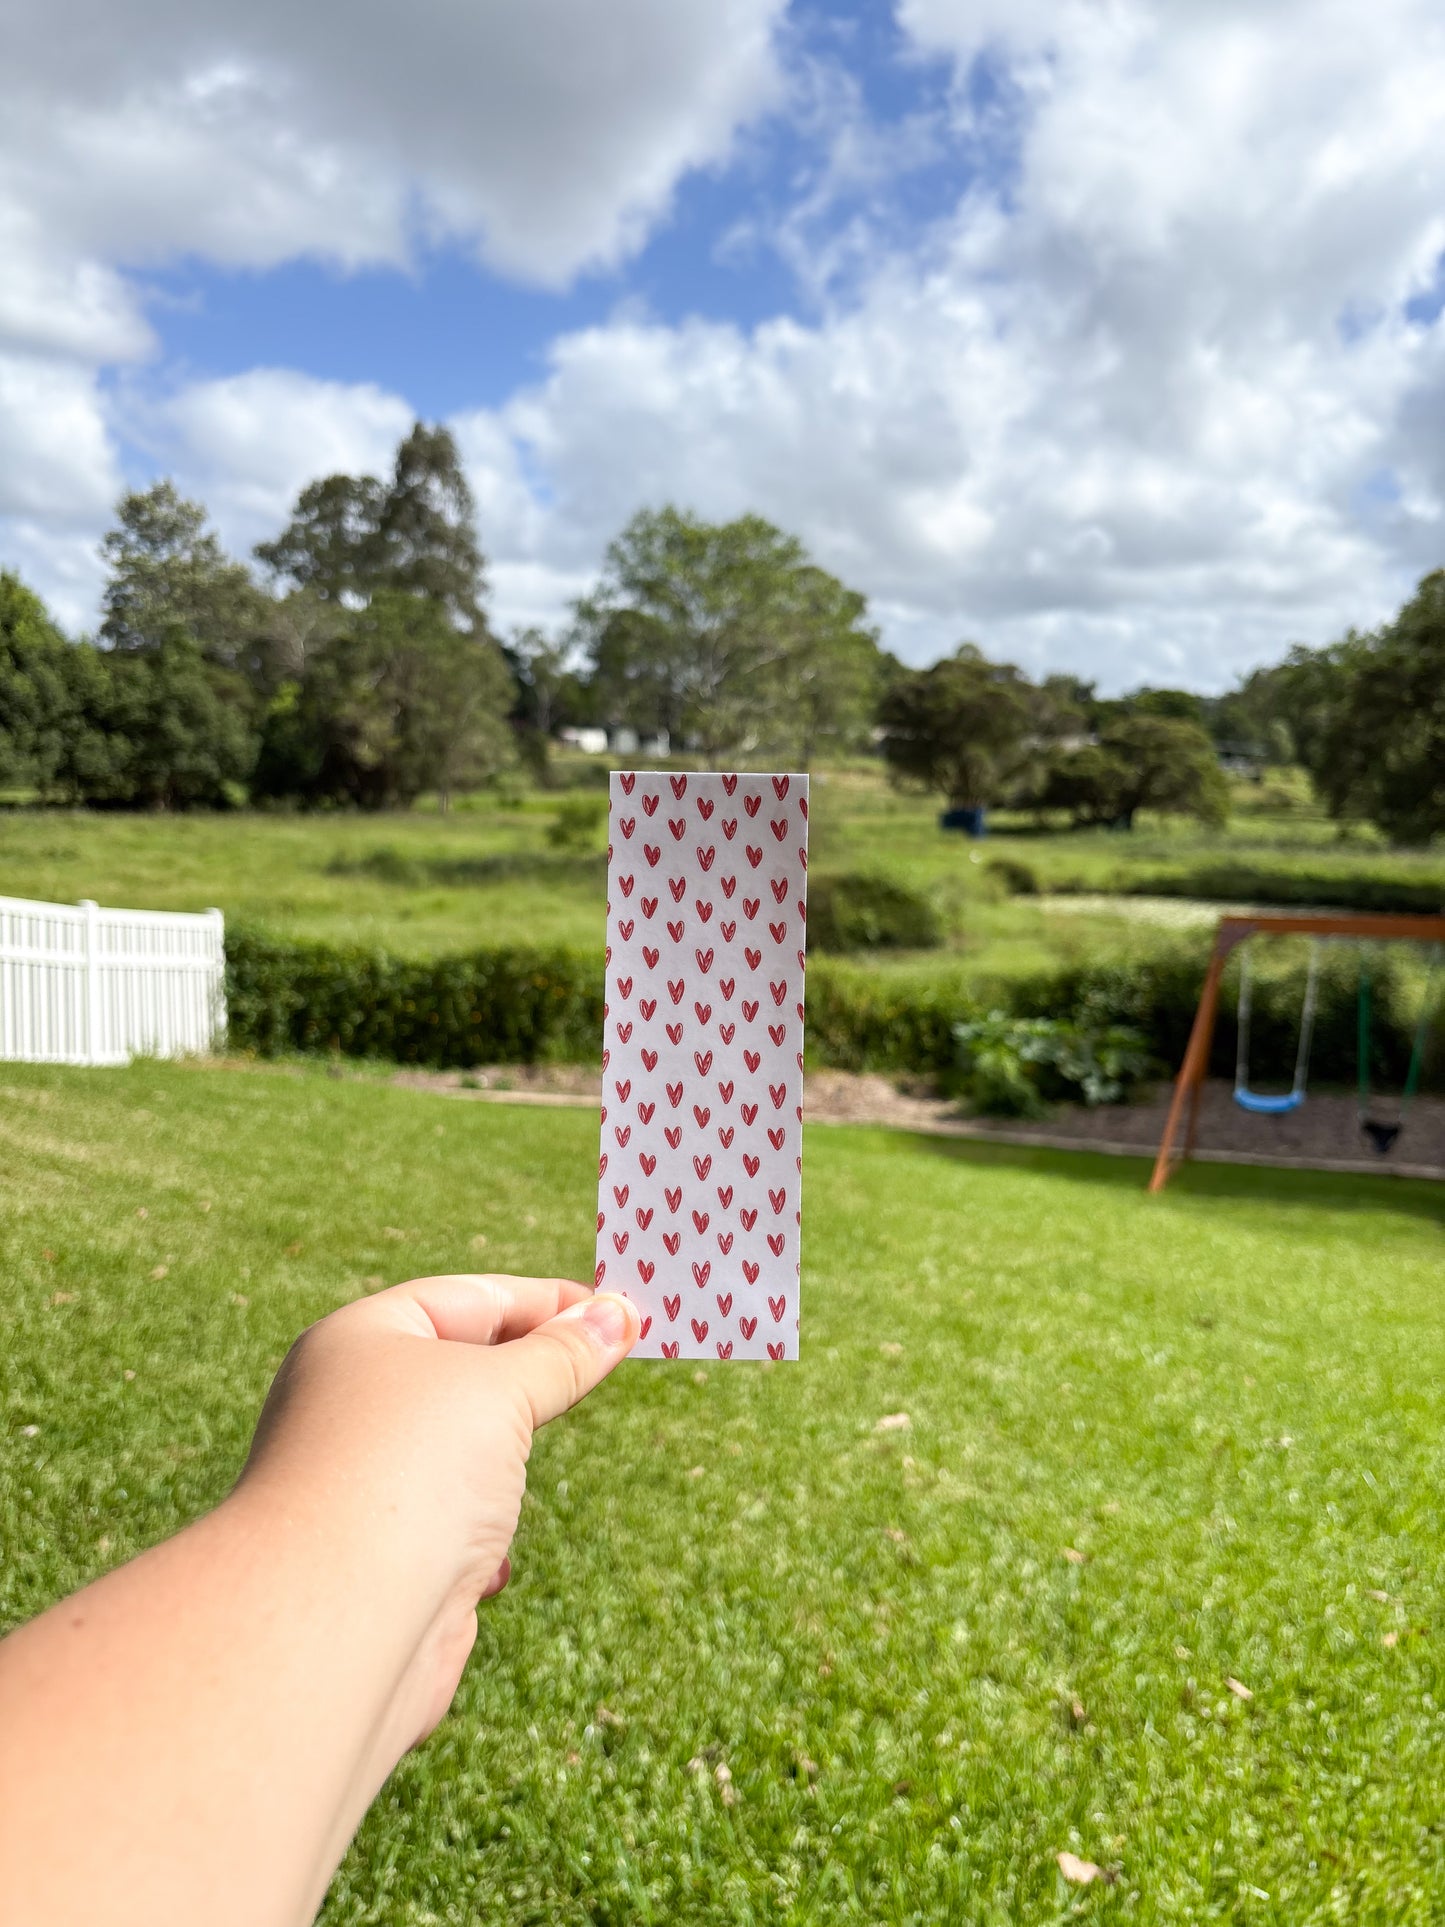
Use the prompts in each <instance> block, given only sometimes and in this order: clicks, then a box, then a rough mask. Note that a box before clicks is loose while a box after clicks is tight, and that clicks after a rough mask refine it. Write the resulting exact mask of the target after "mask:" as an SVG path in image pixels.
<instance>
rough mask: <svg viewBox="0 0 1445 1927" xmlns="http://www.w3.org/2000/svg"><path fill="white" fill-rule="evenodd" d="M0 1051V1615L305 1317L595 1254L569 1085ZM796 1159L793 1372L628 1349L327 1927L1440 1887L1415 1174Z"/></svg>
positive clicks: (562, 1444)
mask: <svg viewBox="0 0 1445 1927" xmlns="http://www.w3.org/2000/svg"><path fill="white" fill-rule="evenodd" d="M373 833H374V831H373ZM3 1083H4V1090H3V1103H0V1135H3V1140H4V1143H3V1160H4V1168H5V1171H6V1177H7V1183H6V1185H5V1186H4V1189H3V1192H0V1246H3V1265H0V1624H10V1623H13V1622H14V1621H15V1620H16V1619H18V1618H21V1617H23V1616H24V1615H26V1614H28V1613H30V1612H33V1611H34V1610H36V1609H37V1608H39V1607H42V1606H44V1605H45V1604H46V1603H47V1602H48V1601H49V1600H51V1599H53V1598H54V1597H55V1596H56V1595H57V1594H58V1593H60V1592H62V1591H63V1590H65V1589H67V1588H69V1587H72V1586H74V1585H76V1584H78V1583H80V1582H81V1581H83V1580H84V1579H86V1578H88V1577H89V1576H90V1575H92V1574H94V1573H96V1572H98V1571H99V1570H101V1569H102V1568H104V1567H105V1566H107V1565H108V1564H110V1563H112V1562H114V1561H115V1560H117V1559H119V1558H122V1557H124V1556H125V1555H126V1554H128V1553H131V1552H133V1551H135V1550H136V1549H137V1548H139V1547H141V1546H143V1545H145V1544H146V1543H148V1542H149V1541H151V1540H153V1539H154V1538H156V1537H157V1536H159V1535H160V1534H162V1533H165V1532H168V1531H170V1530H171V1529H172V1528H174V1527H175V1526H177V1525H179V1524H180V1523H181V1522H182V1521H183V1520H185V1519H187V1518H189V1517H191V1516H192V1515H193V1514H194V1513H195V1512H196V1511H197V1509H199V1508H201V1507H203V1506H205V1505H207V1504H208V1503H210V1502H211V1501H213V1500H215V1499H216V1498H218V1497H219V1496H220V1495H221V1494H222V1493H223V1492H224V1491H225V1490H226V1488H227V1485H228V1483H229V1481H230V1480H231V1478H232V1477H233V1476H234V1474H235V1472H236V1470H237V1469H238V1467H239V1464H240V1462H241V1457H242V1454H243V1451H244V1449H245V1444H246V1440H247V1436H248V1430H249V1427H250V1424H251V1421H252V1418H253V1416H254V1413H255V1410H256V1407H257V1405H258V1403H259V1401H260V1399H261V1396H262V1394H263V1392H264V1389H265V1386H266V1384H267V1381H268V1379H269V1376H270V1374H271V1372H272V1371H273V1369H274V1368H275V1366H276V1364H277V1362H278V1361H279V1359H280V1358H281V1356H282V1354H283V1352H284V1350H285V1347H286V1345H287V1343H288V1341H289V1340H290V1338H291V1336H292V1335H293V1334H294V1332H295V1331H296V1330H297V1328H298V1327H299V1326H300V1325H302V1324H303V1323H304V1322H306V1321H307V1320H309V1319H311V1318H314V1317H315V1316H316V1315H318V1314H319V1313H321V1312H323V1311H325V1310H326V1309H327V1308H328V1307H329V1306H331V1305H334V1304H336V1303H337V1302H339V1301H340V1300H342V1299H344V1298H346V1297H348V1296H350V1295H352V1294H354V1293H356V1292H359V1291H362V1290H365V1289H368V1288H371V1287H374V1286H375V1285H377V1284H378V1283H381V1282H383V1281H386V1282H390V1281H392V1280H395V1279H398V1278H401V1277H403V1276H407V1275H411V1274H414V1273H417V1272H426V1271H433V1270H442V1269H457V1268H473V1267H477V1268H480V1267H483V1266H485V1267H488V1268H496V1269H520V1270H529V1271H544V1272H552V1271H556V1270H562V1271H566V1272H571V1273H574V1274H586V1273H587V1272H588V1271H589V1270H590V1265H591V1226H592V1210H593V1183H594V1173H595V1164H594V1160H593V1153H594V1149H595V1130H596V1124H595V1119H594V1118H593V1117H592V1116H591V1115H589V1114H587V1113H585V1112H576V1113H566V1112H564V1113H557V1112H551V1113H537V1112H528V1111H524V1110H520V1109H517V1110H499V1109H495V1108H492V1107H487V1106H481V1105H466V1104H459V1103H451V1102H447V1101H446V1100H444V1099H440V1098H435V1097H430V1096H427V1095H425V1094H422V1093H417V1092H411V1091H406V1090H401V1089H398V1088H395V1087H391V1086H388V1085H386V1084H383V1083H380V1082H377V1081H367V1080H364V1079H359V1078H358V1079H349V1078H348V1079H332V1078H328V1077H327V1076H325V1075H324V1074H322V1073H319V1072H310V1071H304V1072H303V1071H290V1070H284V1071H283V1070H270V1071H261V1072H254V1073H244V1072H224V1071H210V1070H201V1069H194V1068H181V1067H157V1066H155V1065H150V1064H137V1065H135V1066H133V1067H132V1068H130V1069H129V1070H125V1071H109V1072H69V1073H66V1072H60V1071H54V1070H49V1069H40V1068H20V1067H16V1066H13V1065H12V1066H6V1067H5V1068H4V1071H3ZM807 1161H808V1162H807V1173H806V1175H807V1203H808V1213H807V1220H806V1223H805V1303H804V1313H803V1319H804V1322H803V1347H804V1354H803V1363H802V1364H801V1365H799V1366H797V1367H782V1368H777V1369H768V1368H743V1367H736V1368H732V1367H718V1368H716V1369H712V1370H692V1369H687V1368H683V1369H672V1368H668V1367H654V1366H629V1367H624V1368H623V1369H622V1371H621V1372H620V1374H619V1375H618V1376H617V1378H615V1379H614V1380H613V1381H612V1382H611V1383H610V1384H609V1385H608V1386H607V1387H606V1388H605V1389H604V1390H603V1391H602V1392H601V1393H600V1394H599V1395H598V1396H597V1397H596V1398H595V1399H593V1400H592V1401H591V1402H590V1404H589V1405H588V1407H587V1408H586V1409H584V1410H583V1411H582V1412H580V1413H578V1414H576V1415H574V1416H573V1417H572V1418H571V1419H569V1420H567V1421H565V1422H564V1423H562V1424H561V1425H559V1426H557V1427H555V1428H553V1429H552V1430H551V1431H550V1432H549V1433H548V1434H546V1435H545V1437H544V1438H543V1439H542V1440H541V1441H540V1442H539V1445H538V1449H537V1451H536V1453H535V1455H534V1458H533V1462H532V1476H531V1495H530V1498H529V1502H528V1504H527V1506H526V1508H525V1511H524V1515H523V1523H522V1528H521V1533H520V1537H519V1541H518V1545H517V1548H516V1578H515V1579H514V1581H513V1584H512V1586H511V1587H510V1588H509V1589H508V1591H507V1592H506V1593H505V1594H504V1595H503V1596H502V1597H501V1598H500V1599H499V1600H498V1601H496V1602H495V1603H493V1604H491V1605H489V1606H487V1607H486V1608H484V1610H483V1612H482V1616H481V1626H482V1630H481V1637H480V1640H479V1642H478V1647H477V1651H476V1654H475V1657H474V1659H473V1661H472V1664H471V1666H470V1669H469V1671H468V1674H467V1678H466V1681H465V1683H464V1685H463V1688H462V1691H461V1694H460V1696H459V1698H458V1701H457V1704H456V1708H455V1710H454V1712H453V1714H452V1715H451V1717H450V1718H449V1719H448V1720H447V1721H446V1722H445V1724H444V1725H443V1727H442V1728H441V1730H440V1731H439V1732H438V1734H437V1735H436V1737H435V1738H434V1739H433V1741H432V1742H431V1743H430V1744H429V1745H428V1746H427V1747H426V1749H425V1750H424V1751H422V1752H421V1753H419V1754H417V1755H415V1756H413V1757H411V1758H410V1759H409V1760H408V1761H407V1762H406V1763H405V1764H404V1765H403V1767H402V1768H401V1769H400V1771H399V1772H398V1773H397V1775H396V1776H395V1778H394V1780H393V1782H392V1783H391V1785H390V1786H389V1787H388V1789H387V1791H386V1793H385V1794H384V1796H383V1798H382V1799H381V1801H380V1803H379V1804H378V1806H377V1808H376V1810H375V1811H374V1813H373V1815H372V1817H371V1819H370V1820H369V1821H368V1823H367V1825H366V1827H365V1829H364V1830H363V1833H362V1835H361V1837H360V1839H359V1841H358V1842H357V1844H356V1846H355V1848H354V1849H353V1851H352V1853H351V1854H350V1856H349V1857H348V1859H347V1861H346V1863H345V1865H344V1867H343V1869H342V1871H341V1873H340V1875H339V1876H338V1879H337V1882H336V1885H335V1887H334V1890H333V1893H332V1896H331V1899H330V1901H329V1904H328V1908H327V1912H326V1915H325V1919H326V1921H327V1922H328V1923H329V1927H340V1923H347V1924H348V1927H352V1924H353V1923H356V1924H358V1927H359V1923H363V1922H375V1923H387V1924H388V1927H392V1924H393V1923H401V1924H403V1927H421V1924H422V1923H438V1922H445V1923H449V1924H450V1923H462V1922H468V1923H470V1922H486V1923H501V1922H511V1923H537V1924H538V1927H541V1923H563V1924H564V1927H572V1924H574V1923H575V1927H582V1923H584V1922H585V1923H618V1927H620V1924H621V1923H623V1922H629V1923H630V1922H639V1921H640V1922H657V1923H662V1922H697V1923H708V1924H709V1927H712V1924H714V1923H716V1927H722V1924H723V1923H729V1927H731V1924H732V1923H739V1924H741V1923H754V1922H762V1921H765V1920H766V1921H769V1922H772V1921H781V1922H786V1923H797V1924H798V1927H802V1923H805V1922H806V1923H809V1924H810V1927H811V1923H834V1922H838V1923H843V1922H846V1923H855V1922H856V1923H859V1927H862V1924H864V1923H881V1922H888V1923H904V1922H912V1923H920V1924H921V1923H936V1922H940V1921H970V1922H972V1921H978V1922H1004V1921H1008V1922H1027V1923H1033V1922H1048V1921H1055V1920H1060V1919H1063V1918H1065V1917H1072V1916H1073V1915H1077V1916H1078V1917H1082V1918H1095V1919H1099V1920H1113V1919H1119V1920H1126V1919H1127V1920H1130V1921H1147V1922H1162V1921H1169V1922H1196V1921H1199V1920H1203V1919H1215V1918H1218V1919H1226V1920H1231V1921H1248V1922H1261V1923H1264V1922H1279V1923H1284V1922H1289V1923H1300V1922H1316V1921H1318V1922H1325V1921H1337V1920H1350V1921H1352V1922H1380V1923H1384V1922H1390V1923H1399V1922H1426V1921H1435V1920H1438V1919H1440V1918H1441V1917H1442V1914H1445V1834H1442V1822H1441V1811H1442V1795H1445V1683H1442V1679H1441V1654H1440V1647H1441V1641H1442V1636H1445V1622H1442V1615H1441V1603H1440V1602H1441V1583H1442V1577H1445V1517H1442V1512H1445V1501H1442V1497H1441V1494H1442V1492H1445V1375H1442V1371H1441V1365H1440V1360H1441V1358H1442V1356H1445V1303H1442V1297H1441V1292H1440V1275H1441V1274H1440V1260H1441V1252H1442V1243H1441V1230H1442V1216H1441V1203H1440V1197H1439V1192H1438V1189H1435V1188H1431V1187H1427V1186H1414V1185H1410V1184H1408V1183H1402V1182H1393V1183H1392V1182H1388V1181H1385V1180H1379V1181H1358V1182H1349V1181H1342V1180H1341V1179H1339V1178H1334V1177H1332V1178H1328V1179H1316V1178H1312V1177H1309V1176H1303V1175H1294V1174H1290V1175H1286V1174H1283V1173H1270V1174H1266V1173H1258V1172H1240V1171H1235V1172H1228V1171H1225V1170H1222V1169H1219V1168H1209V1169H1193V1170H1189V1171H1187V1172H1185V1173H1184V1174H1183V1176H1182V1177H1181V1178H1180V1180H1179V1181H1178V1182H1177V1184H1176V1186H1175V1187H1174V1188H1173V1189H1172V1190H1171V1192H1170V1193H1169V1194H1168V1195H1166V1196H1165V1197H1164V1198H1163V1199H1149V1198H1147V1197H1146V1196H1144V1195H1143V1192H1142V1189H1141V1182H1142V1167H1138V1166H1135V1165H1133V1164H1130V1163H1110V1162H1105V1161H1102V1160H1091V1159H1087V1158H1084V1157H1063V1156H1057V1155H1051V1154H1047V1153H1027V1154H1026V1153H1009V1152H1005V1151H1004V1150H1002V1149H988V1148H983V1147H963V1146H960V1145H958V1144H957V1143H944V1142H942V1141H938V1140H925V1139H918V1138H910V1137H907V1136H902V1135H890V1134H887V1133H884V1132H871V1131H862V1130H846V1131H845V1130H826V1129H817V1128H815V1129H813V1130H812V1131H811V1133H810V1135H809V1139H808V1145H807ZM901 1412H906V1413H907V1414H908V1415H909V1420H910V1423H909V1426H908V1428H907V1429H906V1430H905V1429H894V1430H885V1431H882V1432H880V1431H878V1430H877V1429H876V1428H877V1426H878V1421H879V1420H880V1419H881V1418H883V1417H884V1416H885V1415H889V1414H897V1413H901ZM358 1610H364V1602H358ZM1230 1680H1235V1681H1237V1682H1239V1683H1240V1684H1241V1685H1242V1686H1243V1687H1244V1688H1246V1689H1247V1691H1248V1692H1249V1693H1250V1694H1251V1695H1252V1697H1249V1698H1244V1697H1242V1696H1240V1695H1239V1694H1237V1693H1236V1692H1235V1691H1234V1690H1232V1689H1231V1687H1230V1685H1229V1682H1230ZM721 1768H726V1769H727V1771H728V1773H730V1775H731V1778H730V1780H727V1779H725V1778H724V1777H723V1776H720V1772H719V1769H721ZM724 1787H726V1788H727V1789H728V1791H729V1792H730V1794H731V1795H732V1799H731V1803H729V1801H728V1800H727V1799H726V1798H725V1797H724ZM1061 1848H1067V1849H1071V1850H1072V1851H1074V1852H1076V1853H1078V1854H1079V1855H1081V1856H1083V1857H1085V1858H1088V1859H1091V1860H1093V1861H1096V1862H1097V1863H1099V1864H1100V1865H1101V1866H1103V1867H1104V1868H1106V1869H1107V1870H1108V1871H1109V1873H1110V1874H1111V1875H1112V1876H1114V1878H1113V1880H1112V1883H1111V1884H1107V1885H1106V1884H1104V1883H1102V1882H1101V1883H1098V1884H1096V1885H1095V1886H1093V1887H1091V1888H1089V1889H1088V1890H1087V1891H1085V1892H1081V1891H1080V1890H1078V1889H1070V1888H1066V1887H1065V1885H1064V1884H1063V1882H1062V1880H1061V1879H1060V1877H1059V1874H1058V1872H1057V1869H1056V1866H1055V1858H1054V1856H1055V1854H1056V1852H1057V1851H1058V1850H1059V1849H1061Z"/></svg>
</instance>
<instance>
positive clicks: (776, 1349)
mask: <svg viewBox="0 0 1445 1927" xmlns="http://www.w3.org/2000/svg"><path fill="white" fill-rule="evenodd" d="M662 1349H663V1350H664V1351H667V1347H666V1345H664V1346H663V1348H662ZM787 1349H788V1348H787V1346H786V1345H785V1344H784V1343H783V1341H782V1339H781V1338H780V1339H779V1340H778V1342H777V1344H776V1345H775V1344H774V1343H773V1342H772V1340H771V1339H769V1340H768V1357H769V1358H773V1359H777V1358H781V1357H782V1356H783V1354H784V1353H785V1352H786V1351H787ZM668 1356H669V1357H671V1358H676V1357H677V1347H676V1345H674V1346H673V1348H672V1350H671V1352H670V1353H669V1354H668Z"/></svg>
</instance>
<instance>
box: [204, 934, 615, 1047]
mask: <svg viewBox="0 0 1445 1927" xmlns="http://www.w3.org/2000/svg"><path fill="white" fill-rule="evenodd" d="M226 1000H227V1007H228V1011H229V1016H230V1036H231V1042H232V1044H233V1045H235V1046H236V1047H238V1048H240V1049H242V1050H254V1051H257V1052H259V1053H260V1054H261V1055H262V1056H263V1057H274V1056H278V1055H280V1054H282V1053H284V1052H288V1051H298V1050H299V1051H326V1052H333V1053H335V1052H339V1053H340V1054H341V1055H343V1056H347V1057H383V1058H390V1059H392V1060H394V1061H395V1062H396V1063H399V1064H429V1065H433V1066H435V1067H437V1068H446V1067H451V1066H466V1065H469V1064H484V1063H492V1064H497V1063H503V1064H517V1063H522V1064H529V1063H533V1062H535V1061H536V1060H537V1059H538V1058H543V1057H548V1058H559V1059H564V1060H572V1061H584V1062H585V1061H586V1060H587V1059H588V1058H592V1057H596V1056H597V1054H598V1051H599V1049H600V1039H601V1035H602V973H601V971H600V970H599V969H598V967H597V964H596V961H595V960H594V959H592V958H588V957H578V956H574V955H572V954H571V953H570V952H568V951H565V950H530V949H526V948H521V947H515V948H507V949H498V950H474V951H470V952H464V953H462V954H460V955H456V956H448V957H437V958H431V959H425V960H421V961H416V960H412V959H409V958H400V957H391V956H388V955H386V954H385V953H384V952H382V951H376V950H367V949H364V948H361V947H360V946H357V947H354V948H345V949H343V948H339V947H335V946H333V945H330V944H321V943H298V942H295V941H291V940H288V939H285V938H276V937H269V936H265V935H262V934H259V933H257V932H254V931H244V930H243V931H231V932H229V933H228V935H227V938H226Z"/></svg>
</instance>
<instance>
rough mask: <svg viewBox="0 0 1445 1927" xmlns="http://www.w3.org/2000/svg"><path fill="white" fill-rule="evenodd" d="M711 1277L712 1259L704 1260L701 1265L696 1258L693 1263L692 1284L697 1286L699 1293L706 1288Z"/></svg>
mask: <svg viewBox="0 0 1445 1927" xmlns="http://www.w3.org/2000/svg"><path fill="white" fill-rule="evenodd" d="M711 1276H712V1260H711V1259H710V1258H704V1259H703V1261H702V1263H701V1264H699V1263H698V1262H697V1259H696V1258H694V1259H693V1261H692V1282H693V1283H694V1284H695V1285H696V1286H697V1288H698V1290H699V1291H701V1290H702V1289H703V1288H704V1286H705V1285H706V1284H707V1281H708V1279H709V1278H711Z"/></svg>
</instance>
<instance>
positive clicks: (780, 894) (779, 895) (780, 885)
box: [773, 877, 788, 941]
mask: <svg viewBox="0 0 1445 1927" xmlns="http://www.w3.org/2000/svg"><path fill="white" fill-rule="evenodd" d="M787 894H788V879H787V878H786V877H774V878H773V902H774V903H781V902H782V900H783V898H784V897H785V896H786V895H787ZM780 941H781V940H780Z"/></svg>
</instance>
